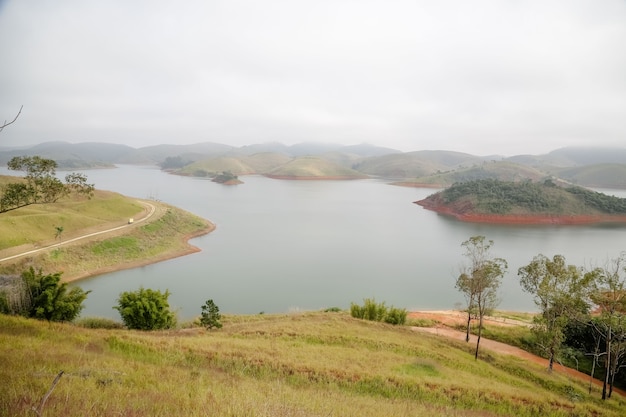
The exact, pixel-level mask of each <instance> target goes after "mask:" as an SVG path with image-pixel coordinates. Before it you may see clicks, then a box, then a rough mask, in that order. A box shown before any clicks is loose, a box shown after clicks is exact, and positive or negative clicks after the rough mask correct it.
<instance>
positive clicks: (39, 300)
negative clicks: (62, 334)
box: [0, 267, 89, 321]
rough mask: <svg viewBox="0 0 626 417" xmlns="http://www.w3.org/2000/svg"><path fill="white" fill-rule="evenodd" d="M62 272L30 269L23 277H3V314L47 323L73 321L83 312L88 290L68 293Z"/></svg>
mask: <svg viewBox="0 0 626 417" xmlns="http://www.w3.org/2000/svg"><path fill="white" fill-rule="evenodd" d="M60 281H61V273H60V272H57V273H55V274H48V275H44V274H43V273H42V272H41V270H39V271H35V268H33V267H30V268H29V269H27V270H26V271H24V272H22V274H21V275H20V276H15V277H2V287H3V290H2V291H1V292H0V312H2V313H5V314H18V315H22V316H25V317H32V318H37V319H44V320H48V321H72V320H74V319H75V318H76V317H78V315H79V314H80V312H81V311H82V309H83V302H84V301H85V299H86V298H87V294H89V291H83V290H82V289H81V288H80V287H73V288H71V289H69V290H68V288H67V283H60Z"/></svg>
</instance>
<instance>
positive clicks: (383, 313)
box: [350, 298, 407, 324]
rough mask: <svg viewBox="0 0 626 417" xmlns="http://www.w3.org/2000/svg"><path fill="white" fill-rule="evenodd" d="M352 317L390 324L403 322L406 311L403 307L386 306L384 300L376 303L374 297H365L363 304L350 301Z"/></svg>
mask: <svg viewBox="0 0 626 417" xmlns="http://www.w3.org/2000/svg"><path fill="white" fill-rule="evenodd" d="M350 315H351V316H352V317H355V318H358V319H364V320H371V321H384V322H385V323H390V324H404V323H405V322H406V315H407V312H406V310H405V309H399V308H396V307H389V308H388V307H387V306H386V305H385V303H384V302H382V303H376V301H375V300H374V299H370V298H366V299H364V300H363V305H362V306H360V305H358V304H354V303H352V304H351V305H350Z"/></svg>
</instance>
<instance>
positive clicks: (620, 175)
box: [556, 164, 626, 189]
mask: <svg viewBox="0 0 626 417" xmlns="http://www.w3.org/2000/svg"><path fill="white" fill-rule="evenodd" d="M556 173H557V175H558V176H559V177H560V178H563V179H565V180H567V181H570V182H572V183H574V184H579V185H582V186H585V187H597V188H618V189H626V164H597V165H587V166H583V167H575V168H564V169H560V170H558V171H556Z"/></svg>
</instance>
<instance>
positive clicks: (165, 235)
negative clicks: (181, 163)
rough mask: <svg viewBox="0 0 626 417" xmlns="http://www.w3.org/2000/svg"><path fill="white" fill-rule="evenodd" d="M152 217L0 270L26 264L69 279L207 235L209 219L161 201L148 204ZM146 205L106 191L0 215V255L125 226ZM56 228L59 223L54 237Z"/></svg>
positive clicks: (178, 249) (168, 252)
mask: <svg viewBox="0 0 626 417" xmlns="http://www.w3.org/2000/svg"><path fill="white" fill-rule="evenodd" d="M149 204H150V205H153V206H155V207H156V213H155V215H154V216H153V217H152V218H150V220H148V221H146V222H145V223H141V224H136V225H134V226H129V227H127V228H124V229H123V230H122V231H118V232H113V233H111V234H106V235H100V236H97V237H93V238H89V239H87V240H81V241H78V242H75V243H72V244H69V245H67V246H60V247H55V248H50V249H48V250H45V251H41V252H38V253H35V254H31V255H27V256H25V257H21V258H18V259H15V260H10V261H4V262H3V263H2V265H0V274H16V273H17V274H19V273H21V271H23V270H24V269H26V268H28V267H29V266H31V265H32V266H34V267H35V268H37V269H39V268H41V269H42V271H44V273H53V272H59V271H62V272H63V279H64V280H73V279H78V278H83V277H86V276H90V275H95V274H99V273H102V272H107V271H111V270H115V269H122V268H130V267H133V266H138V265H143V264H147V263H151V262H156V261H158V260H162V259H167V258H171V257H174V256H179V255H182V254H185V253H189V252H190V251H192V250H193V249H192V248H191V247H190V246H189V245H188V244H187V242H186V240H187V238H188V237H189V236H193V235H197V234H200V233H206V232H207V231H208V230H210V228H211V227H212V225H211V223H209V222H208V221H206V220H204V219H201V218H199V217H197V216H195V215H192V214H190V213H187V212H185V211H183V210H180V209H177V208H174V207H170V206H168V205H166V204H163V203H158V202H153V201H151V202H149ZM148 211H149V206H146V205H145V204H144V203H141V202H139V201H138V200H136V199H133V198H128V197H125V196H122V195H120V194H117V193H113V192H108V191H96V194H95V196H94V197H93V198H92V199H90V200H86V199H78V200H74V199H71V198H68V199H65V200H63V201H60V202H58V203H54V204H42V205H31V206H28V207H24V208H21V209H18V210H13V211H10V212H6V213H2V214H0V258H4V257H7V256H11V255H14V254H16V253H19V252H25V251H29V250H32V249H36V248H38V247H45V246H49V245H52V244H56V243H59V242H60V241H62V240H67V239H71V238H74V237H77V236H81V235H84V234H88V233H91V232H96V231H100V230H105V229H110V228H113V227H117V226H123V225H125V224H127V223H128V219H129V218H133V217H138V216H140V217H141V216H144V215H146V214H147V213H148ZM57 227H62V229H63V231H62V232H61V234H60V236H56V234H57Z"/></svg>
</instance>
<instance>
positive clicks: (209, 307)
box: [200, 300, 222, 330]
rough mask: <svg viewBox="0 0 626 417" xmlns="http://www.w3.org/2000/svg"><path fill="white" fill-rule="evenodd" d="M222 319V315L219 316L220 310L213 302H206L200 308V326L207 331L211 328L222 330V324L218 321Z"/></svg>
mask: <svg viewBox="0 0 626 417" xmlns="http://www.w3.org/2000/svg"><path fill="white" fill-rule="evenodd" d="M221 319H222V315H221V314H220V309H219V307H218V306H216V305H215V303H214V302H213V300H207V301H206V303H204V305H203V306H202V316H201V317H200V324H202V325H203V326H204V327H206V328H207V329H209V330H210V329H212V328H214V327H215V328H218V329H221V328H222V323H221V322H220V320H221Z"/></svg>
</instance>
